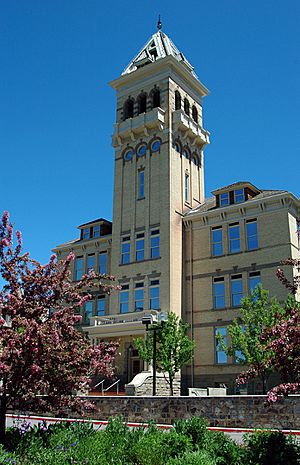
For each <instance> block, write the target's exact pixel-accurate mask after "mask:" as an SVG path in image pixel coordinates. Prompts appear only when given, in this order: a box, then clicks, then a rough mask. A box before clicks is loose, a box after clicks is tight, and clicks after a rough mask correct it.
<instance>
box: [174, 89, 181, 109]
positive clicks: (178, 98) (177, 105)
mask: <svg viewBox="0 0 300 465" xmlns="http://www.w3.org/2000/svg"><path fill="white" fill-rule="evenodd" d="M175 110H181V95H180V93H179V92H178V90H175Z"/></svg>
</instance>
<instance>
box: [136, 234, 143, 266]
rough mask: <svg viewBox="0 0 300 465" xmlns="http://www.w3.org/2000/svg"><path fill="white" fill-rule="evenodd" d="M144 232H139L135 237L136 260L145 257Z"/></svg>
mask: <svg viewBox="0 0 300 465" xmlns="http://www.w3.org/2000/svg"><path fill="white" fill-rule="evenodd" d="M144 236H145V234H144V233H139V234H137V235H136V239H135V259H136V261H137V262H139V261H141V260H144V258H145V239H144Z"/></svg>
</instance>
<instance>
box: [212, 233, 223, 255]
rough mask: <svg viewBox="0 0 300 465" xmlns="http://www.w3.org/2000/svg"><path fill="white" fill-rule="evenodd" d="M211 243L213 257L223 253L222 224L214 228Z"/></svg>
mask: <svg viewBox="0 0 300 465" xmlns="http://www.w3.org/2000/svg"><path fill="white" fill-rule="evenodd" d="M211 243H212V255H213V257H218V256H220V255H223V231H222V227H221V226H220V227H215V228H212V230H211Z"/></svg>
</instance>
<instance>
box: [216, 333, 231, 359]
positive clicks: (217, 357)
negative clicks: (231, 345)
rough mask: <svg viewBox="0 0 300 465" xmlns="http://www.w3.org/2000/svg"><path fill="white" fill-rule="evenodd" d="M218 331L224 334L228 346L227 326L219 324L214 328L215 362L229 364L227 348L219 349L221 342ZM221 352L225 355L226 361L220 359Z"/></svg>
mask: <svg viewBox="0 0 300 465" xmlns="http://www.w3.org/2000/svg"><path fill="white" fill-rule="evenodd" d="M222 330H225V334H223V333H222ZM218 333H220V334H221V336H223V340H224V343H225V345H226V346H227V338H228V335H227V326H217V327H215V328H214V336H215V364H216V365H227V364H228V355H227V354H226V352H225V350H218V346H219V342H218V339H217V336H218ZM219 354H223V355H224V359H225V361H219Z"/></svg>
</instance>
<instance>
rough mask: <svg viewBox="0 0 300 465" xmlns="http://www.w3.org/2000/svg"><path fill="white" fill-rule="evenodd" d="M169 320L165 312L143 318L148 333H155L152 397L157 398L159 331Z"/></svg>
mask: <svg viewBox="0 0 300 465" xmlns="http://www.w3.org/2000/svg"><path fill="white" fill-rule="evenodd" d="M167 319H168V315H167V314H166V313H164V312H160V313H157V312H156V313H155V314H149V315H145V316H144V317H143V318H142V323H143V324H144V325H146V331H147V332H148V331H153V358H152V365H153V378H152V379H153V383H152V395H153V396H156V349H157V331H161V330H162V329H163V327H164V324H165V322H166V321H167Z"/></svg>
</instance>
